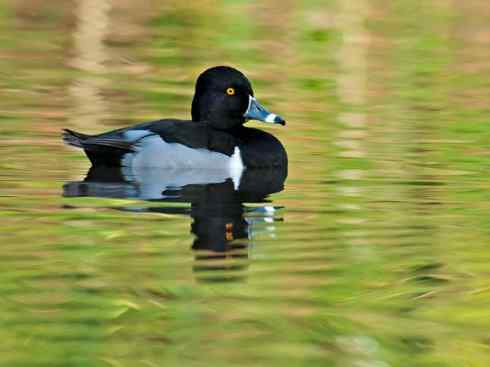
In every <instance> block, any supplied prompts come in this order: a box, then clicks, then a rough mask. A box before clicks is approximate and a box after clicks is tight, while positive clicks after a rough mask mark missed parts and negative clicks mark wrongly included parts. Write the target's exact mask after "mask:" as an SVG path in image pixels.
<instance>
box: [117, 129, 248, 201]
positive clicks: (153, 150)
mask: <svg viewBox="0 0 490 367" xmlns="http://www.w3.org/2000/svg"><path fill="white" fill-rule="evenodd" d="M128 133H130V135H129V134H128V139H134V140H139V141H138V143H137V145H136V151H135V152H134V153H127V154H126V155H125V156H124V158H123V160H122V162H121V163H122V165H123V166H124V167H125V168H124V173H125V174H126V175H127V176H132V177H133V178H136V180H137V181H138V178H142V177H148V175H149V172H150V170H149V169H152V168H157V169H165V171H166V174H164V175H163V176H165V177H162V176H161V175H162V174H161V173H160V174H158V175H156V176H157V177H154V178H155V180H150V181H154V182H155V184H156V183H157V181H158V180H160V185H158V186H159V187H161V186H162V184H164V186H177V187H182V186H185V185H188V184H206V183H216V182H224V181H225V180H226V179H227V178H231V179H232V180H233V185H234V187H235V190H238V188H239V186H240V180H241V177H242V174H243V170H244V168H245V167H244V165H243V161H242V157H241V154H240V149H238V147H235V151H234V153H233V155H232V156H231V157H229V156H227V155H226V154H223V153H218V152H213V151H210V150H207V149H193V148H189V147H187V146H185V145H182V144H178V143H167V142H166V141H164V140H163V139H162V138H161V137H160V136H159V135H144V134H143V131H142V130H135V131H131V132H128ZM126 134H127V133H126ZM177 173H178V175H177V176H175V177H173V178H172V177H171V174H177ZM140 181H141V180H140ZM142 181H148V180H142ZM148 191H149V192H148V193H149V194H150V191H152V190H148ZM153 194H155V193H152V195H153Z"/></svg>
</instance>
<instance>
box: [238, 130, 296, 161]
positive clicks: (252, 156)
mask: <svg viewBox="0 0 490 367" xmlns="http://www.w3.org/2000/svg"><path fill="white" fill-rule="evenodd" d="M234 135H235V137H236V140H237V145H238V148H239V149H240V153H241V156H242V160H243V164H244V165H245V167H249V168H270V167H287V164H288V156H287V153H286V150H285V149H284V147H283V146H282V144H281V142H280V141H279V140H278V139H277V138H275V137H274V136H273V135H271V134H269V133H267V132H265V131H262V130H259V129H254V128H246V127H241V128H240V129H239V130H238V131H237V132H235V133H234Z"/></svg>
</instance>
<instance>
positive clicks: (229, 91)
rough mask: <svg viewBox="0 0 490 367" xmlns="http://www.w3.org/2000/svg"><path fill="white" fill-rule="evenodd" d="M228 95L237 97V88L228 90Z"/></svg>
mask: <svg viewBox="0 0 490 367" xmlns="http://www.w3.org/2000/svg"><path fill="white" fill-rule="evenodd" d="M226 94H228V95H229V96H233V95H235V88H228V89H227V90H226Z"/></svg>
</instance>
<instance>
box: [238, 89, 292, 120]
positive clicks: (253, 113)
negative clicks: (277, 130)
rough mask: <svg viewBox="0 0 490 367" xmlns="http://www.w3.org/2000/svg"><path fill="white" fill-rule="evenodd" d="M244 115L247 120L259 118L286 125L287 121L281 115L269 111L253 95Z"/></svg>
mask: <svg viewBox="0 0 490 367" xmlns="http://www.w3.org/2000/svg"><path fill="white" fill-rule="evenodd" d="M243 116H244V117H245V118H246V119H247V120H258V121H263V122H268V123H271V124H280V125H286V121H284V119H283V118H282V117H281V116H279V115H276V114H274V113H271V112H269V111H267V110H266V109H265V107H264V106H262V105H261V104H260V103H259V102H258V101H257V100H256V99H255V97H252V96H249V100H248V108H247V111H246V112H245V114H244V115H243Z"/></svg>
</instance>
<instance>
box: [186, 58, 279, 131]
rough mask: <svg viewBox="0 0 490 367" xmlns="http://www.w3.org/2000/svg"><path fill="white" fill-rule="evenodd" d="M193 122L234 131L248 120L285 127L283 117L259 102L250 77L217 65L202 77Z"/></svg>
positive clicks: (193, 107)
mask: <svg viewBox="0 0 490 367" xmlns="http://www.w3.org/2000/svg"><path fill="white" fill-rule="evenodd" d="M192 120H193V121H206V122H207V123H209V124H210V125H211V126H213V127H214V128H216V129H220V130H227V129H233V128H235V127H237V126H240V125H242V124H244V123H245V122H246V121H248V120H259V121H264V122H269V123H276V124H281V125H284V124H285V121H284V120H283V118H282V117H280V116H278V115H275V114H273V113H269V112H268V111H267V110H266V109H265V108H264V107H262V106H261V105H260V104H259V103H258V102H257V100H256V99H255V97H254V92H253V90H252V86H251V84H250V82H249V80H248V79H247V77H246V76H245V75H243V74H242V73H241V72H239V71H238V70H236V69H234V68H231V67H228V66H215V67H213V68H210V69H207V70H206V71H204V72H203V73H202V74H201V75H199V78H197V82H196V91H195V94H194V99H193V101H192Z"/></svg>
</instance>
